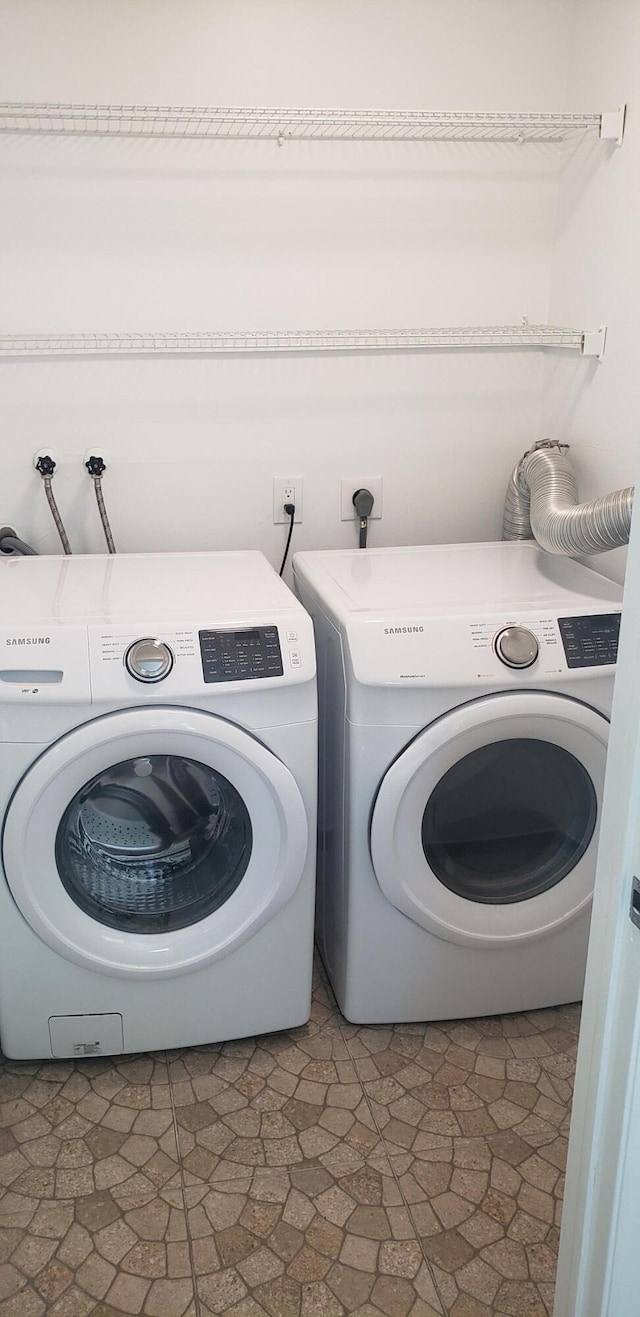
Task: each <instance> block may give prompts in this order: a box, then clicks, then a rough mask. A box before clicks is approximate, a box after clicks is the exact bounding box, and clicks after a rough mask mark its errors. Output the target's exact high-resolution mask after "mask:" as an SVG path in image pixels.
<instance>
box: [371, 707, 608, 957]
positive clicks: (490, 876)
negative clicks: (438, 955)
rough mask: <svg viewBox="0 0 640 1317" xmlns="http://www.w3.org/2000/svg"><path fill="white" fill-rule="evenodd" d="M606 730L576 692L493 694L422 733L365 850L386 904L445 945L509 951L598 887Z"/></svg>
mask: <svg viewBox="0 0 640 1317" xmlns="http://www.w3.org/2000/svg"><path fill="white" fill-rule="evenodd" d="M608 731H609V724H608V722H607V719H606V718H604V717H603V716H602V715H601V714H599V713H596V711H595V710H594V709H592V708H590V707H588V706H587V705H585V704H581V703H580V702H579V701H577V700H572V699H569V698H566V697H564V696H559V695H550V694H543V693H538V692H526V693H525V692H514V693H513V694H505V695H490V696H487V697H485V698H484V699H480V700H474V701H472V702H471V703H469V704H465V705H462V706H461V707H460V708H458V709H455V710H454V711H453V712H452V713H449V714H446V715H445V716H444V717H443V718H440V719H439V720H438V721H437V722H435V723H433V724H432V725H431V726H430V727H428V728H427V729H426V730H425V731H424V732H422V733H421V734H420V735H419V736H417V737H416V739H415V740H414V741H413V742H412V743H411V745H410V746H409V747H408V748H407V749H406V750H405V751H404V752H403V753H402V754H401V755H400V756H399V758H398V759H397V760H396V761H395V763H394V764H392V765H391V768H390V769H389V771H388V772H387V774H386V776H385V777H384V778H383V780H382V783H381V786H380V789H379V791H378V795H377V798H376V801H375V804H374V808H373V814H372V819H371V858H372V861H373V867H374V870H375V874H376V877H377V879H378V882H379V884H380V887H381V888H382V891H383V892H384V894H385V896H386V897H387V899H388V900H389V901H390V902H391V903H392V904H393V905H394V906H396V908H397V909H398V910H401V911H402V912H403V914H406V915H408V916H409V918H411V919H413V920H415V921H416V923H418V924H421V925H422V927H423V928H426V929H428V930H429V931H430V932H432V933H435V934H437V935H438V936H439V937H442V938H446V939H448V940H449V941H452V942H458V943H465V944H470V943H474V944H476V945H481V946H485V947H486V946H504V945H505V944H506V943H512V942H523V941H526V940H529V939H532V938H539V937H543V936H544V935H548V934H549V933H551V932H553V931H554V930H555V929H557V928H560V927H561V926H562V925H564V924H567V923H569V922H570V921H571V920H573V919H575V918H576V917H577V916H578V915H579V914H580V913H581V911H583V910H584V909H585V908H586V907H587V906H588V904H589V902H590V900H591V896H592V892H593V881H594V874H595V857H596V851H597V844H598V825H599V813H600V804H601V801H602V788H603V782H604V771H605V762H606V751H607V738H608Z"/></svg>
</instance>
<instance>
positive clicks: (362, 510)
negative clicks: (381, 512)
mask: <svg viewBox="0 0 640 1317" xmlns="http://www.w3.org/2000/svg"><path fill="white" fill-rule="evenodd" d="M351 502H352V503H353V506H354V508H355V510H356V513H357V515H358V517H359V519H360V536H359V541H358V547H359V548H360V549H366V547H367V530H368V526H369V517H370V516H371V513H372V511H373V502H374V499H373V494H372V493H371V490H370V489H356V492H355V494H354V495H353V498H352V500H351Z"/></svg>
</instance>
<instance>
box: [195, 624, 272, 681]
mask: <svg viewBox="0 0 640 1317" xmlns="http://www.w3.org/2000/svg"><path fill="white" fill-rule="evenodd" d="M198 639H199V641H200V657H201V659H202V675H203V677H204V680H205V683H207V684H209V683H210V682H214V681H215V682H217V681H255V679H256V677H281V676H282V675H283V672H284V669H283V666H282V653H281V650H280V640H279V638H278V628H277V626H261V627H251V628H250V629H249V628H247V629H244V630H242V631H226V630H224V631H199V632H198ZM293 652H294V651H292V654H293ZM292 663H293V658H292Z"/></svg>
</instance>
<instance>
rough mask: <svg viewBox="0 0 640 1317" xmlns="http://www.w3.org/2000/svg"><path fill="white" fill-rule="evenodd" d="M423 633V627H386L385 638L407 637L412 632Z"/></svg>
mask: <svg viewBox="0 0 640 1317" xmlns="http://www.w3.org/2000/svg"><path fill="white" fill-rule="evenodd" d="M419 631H424V627H423V626H386V627H385V629H384V634H385V636H409V635H413V634H414V632H419Z"/></svg>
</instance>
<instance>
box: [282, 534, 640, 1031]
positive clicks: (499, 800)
mask: <svg viewBox="0 0 640 1317" xmlns="http://www.w3.org/2000/svg"><path fill="white" fill-rule="evenodd" d="M294 576H295V583H296V589H297V591H298V593H299V596H300V598H301V599H302V601H303V603H304V604H305V606H306V608H307V609H308V610H309V611H310V612H311V614H312V616H313V618H314V624H315V630H316V650H317V658H318V692H319V704H320V787H319V791H320V794H319V834H318V846H319V867H318V888H319V890H318V904H317V929H318V939H319V944H320V949H321V952H322V955H323V958H324V961H325V964H326V966H327V970H328V972H329V974H330V977H331V980H332V982H333V986H334V989H335V992H336V996H337V998H338V1001H339V1003H340V1006H341V1009H342V1010H343V1012H344V1014H345V1015H346V1016H347V1018H348V1019H349V1020H352V1021H354V1022H364V1023H366V1022H384V1021H387V1022H389V1021H402V1020H406V1021H408V1020H429V1019H451V1018H460V1017H465V1016H474V1015H485V1014H497V1013H501V1012H509V1011H522V1010H528V1009H533V1008H535V1007H541V1006H550V1005H553V1004H558V1003H560V1002H569V1001H575V1000H577V999H579V998H580V997H581V995H582V986H583V977H584V969H585V957H586V950H587V939H588V933H589V913H590V905H591V896H592V890H593V880H594V869H595V858H596V849H597V844H598V828H599V818H600V805H601V800H602V786H603V778H604V771H605V759H606V749H607V733H608V727H609V724H608V718H609V714H610V709H611V699H612V690H613V680H614V671H615V668H614V664H615V658H616V651H617V638H618V631H619V625H620V598H621V591H620V588H619V587H618V586H616V585H615V584H613V583H612V582H611V581H608V580H606V579H605V578H603V577H601V576H599V575H598V574H597V573H595V572H593V571H591V570H590V569H589V568H586V567H583V566H581V565H580V564H578V563H576V562H574V561H573V560H568V559H559V558H555V557H551V556H550V555H547V554H545V553H543V552H542V551H541V550H540V549H539V548H538V547H537V546H535V545H533V544H530V543H506V544H473V545H464V544H461V545H448V546H442V545H437V546H432V547H425V548H400V549H380V550H372V551H368V552H360V551H355V552H346V553H345V552H333V553H319V552H315V553H299V554H297V555H296V556H295V558H294Z"/></svg>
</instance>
